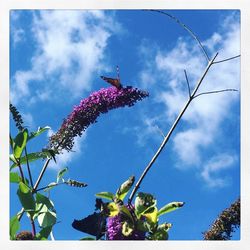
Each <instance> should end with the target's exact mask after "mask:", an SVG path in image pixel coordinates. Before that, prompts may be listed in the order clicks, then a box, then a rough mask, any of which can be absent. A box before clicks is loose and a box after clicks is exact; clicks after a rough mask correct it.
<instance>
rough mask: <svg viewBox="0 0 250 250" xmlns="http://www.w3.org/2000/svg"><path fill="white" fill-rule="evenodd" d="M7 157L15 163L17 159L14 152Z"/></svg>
mask: <svg viewBox="0 0 250 250" xmlns="http://www.w3.org/2000/svg"><path fill="white" fill-rule="evenodd" d="M9 159H10V160H11V161H12V162H14V163H17V161H16V158H15V156H14V154H10V157H9Z"/></svg>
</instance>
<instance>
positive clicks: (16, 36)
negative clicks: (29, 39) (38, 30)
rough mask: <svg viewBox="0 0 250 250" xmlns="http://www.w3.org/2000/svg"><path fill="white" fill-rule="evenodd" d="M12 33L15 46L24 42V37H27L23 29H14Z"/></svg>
mask: <svg viewBox="0 0 250 250" xmlns="http://www.w3.org/2000/svg"><path fill="white" fill-rule="evenodd" d="M11 31H12V34H11V35H12V39H13V43H14V46H16V45H17V43H19V42H21V41H23V39H24V37H25V32H24V30H23V29H21V28H14V27H13V28H12V29H11Z"/></svg>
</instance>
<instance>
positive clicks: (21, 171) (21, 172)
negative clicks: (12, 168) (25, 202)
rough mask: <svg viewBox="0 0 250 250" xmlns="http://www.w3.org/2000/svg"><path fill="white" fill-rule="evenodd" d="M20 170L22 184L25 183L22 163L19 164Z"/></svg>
mask: <svg viewBox="0 0 250 250" xmlns="http://www.w3.org/2000/svg"><path fill="white" fill-rule="evenodd" d="M18 168H19V171H20V174H21V178H22V182H23V183H24V175H23V170H22V166H21V164H20V163H18Z"/></svg>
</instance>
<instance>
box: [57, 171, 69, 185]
mask: <svg viewBox="0 0 250 250" xmlns="http://www.w3.org/2000/svg"><path fill="white" fill-rule="evenodd" d="M67 171H68V167H66V168H64V169H62V170H60V171H59V172H58V174H57V178H56V182H57V183H58V182H59V181H60V180H61V179H62V177H63V176H64V174H65V173H66V172H67Z"/></svg>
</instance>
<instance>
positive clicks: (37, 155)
mask: <svg viewBox="0 0 250 250" xmlns="http://www.w3.org/2000/svg"><path fill="white" fill-rule="evenodd" d="M46 157H47V154H46V153H45V152H36V153H30V154H27V157H26V155H25V156H23V157H21V158H20V159H19V163H20V164H26V163H27V159H28V161H29V163H30V162H33V161H36V160H39V159H45V158H46ZM15 167H17V162H15V163H14V164H12V165H11V167H10V170H12V169H13V168H15Z"/></svg>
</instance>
